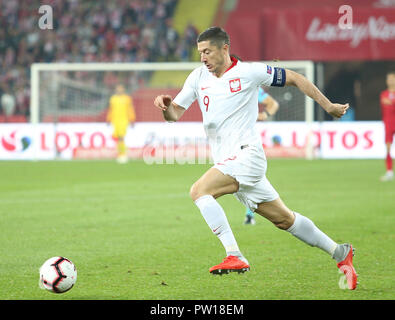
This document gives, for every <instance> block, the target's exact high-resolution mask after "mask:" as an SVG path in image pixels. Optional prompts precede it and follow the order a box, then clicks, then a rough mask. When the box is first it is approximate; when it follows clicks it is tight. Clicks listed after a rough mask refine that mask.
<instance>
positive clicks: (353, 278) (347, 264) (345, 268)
mask: <svg viewBox="0 0 395 320" xmlns="http://www.w3.org/2000/svg"><path fill="white" fill-rule="evenodd" d="M353 256H354V248H353V247H352V245H350V251H349V252H348V254H347V256H346V258H345V259H344V260H343V261H341V262H339V263H338V264H337V267H338V268H339V269H340V270H341V271H342V272H343V273H344V274H345V276H346V280H347V285H348V289H350V290H354V289H355V288H356V287H357V284H358V283H357V280H358V275H357V273H356V272H355V269H354V266H353V264H352V258H353Z"/></svg>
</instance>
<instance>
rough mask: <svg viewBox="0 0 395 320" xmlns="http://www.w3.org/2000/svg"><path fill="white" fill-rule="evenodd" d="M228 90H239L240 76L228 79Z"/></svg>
mask: <svg viewBox="0 0 395 320" xmlns="http://www.w3.org/2000/svg"><path fill="white" fill-rule="evenodd" d="M229 87H230V92H238V91H240V90H241V82H240V78H237V79H232V80H229Z"/></svg>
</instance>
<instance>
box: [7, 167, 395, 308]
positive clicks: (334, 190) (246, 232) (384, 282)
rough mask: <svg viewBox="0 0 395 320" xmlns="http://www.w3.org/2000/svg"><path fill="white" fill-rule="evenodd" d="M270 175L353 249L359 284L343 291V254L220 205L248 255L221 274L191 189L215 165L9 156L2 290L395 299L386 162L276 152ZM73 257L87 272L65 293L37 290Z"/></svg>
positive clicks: (139, 296) (217, 250) (136, 296)
mask: <svg viewBox="0 0 395 320" xmlns="http://www.w3.org/2000/svg"><path fill="white" fill-rule="evenodd" d="M268 164H269V165H268V174H267V175H268V177H269V180H270V181H271V182H272V184H273V185H274V187H275V188H276V189H277V191H278V192H279V193H280V195H281V197H282V199H283V200H284V202H285V203H286V204H287V205H288V207H290V208H291V209H292V210H295V211H297V212H300V213H301V214H303V215H306V216H307V217H309V218H311V219H312V220H313V221H314V222H315V224H316V225H317V226H318V227H320V228H321V229H322V230H323V231H324V232H326V233H327V234H328V235H329V236H331V237H332V238H333V239H334V240H335V241H337V242H340V243H344V242H351V243H352V244H353V245H354V246H355V248H356V255H355V259H354V264H355V268H356V270H357V272H358V274H359V286H358V288H357V289H356V290H355V291H349V290H342V289H340V288H339V279H340V277H341V275H340V274H339V273H338V269H337V267H336V263H335V261H334V260H332V259H331V258H330V257H329V256H328V255H327V254H326V253H324V252H323V251H321V250H320V249H317V248H312V247H310V246H307V245H306V244H304V243H302V242H300V241H299V240H298V239H296V238H294V237H293V236H291V235H290V234H289V233H287V232H285V231H281V230H278V229H276V228H275V227H274V226H273V225H271V223H270V222H268V221H267V220H265V219H264V218H261V217H260V216H257V217H256V220H257V224H256V225H255V226H244V225H243V219H244V207H243V206H242V205H241V204H240V203H239V202H238V201H237V200H236V199H235V198H234V197H233V196H232V195H228V196H224V197H222V198H220V199H219V202H220V203H221V205H222V206H223V208H224V209H225V212H226V213H227V216H228V219H229V222H230V224H231V226H232V229H233V232H234V234H235V236H236V239H237V240H238V244H239V247H240V249H241V250H242V252H243V253H244V255H245V256H246V257H247V259H248V260H249V262H250V264H251V271H250V272H247V273H245V274H236V273H232V274H229V275H224V276H213V275H211V274H209V272H208V270H209V268H210V267H211V266H212V265H215V264H218V263H219V262H221V261H222V259H223V258H224V249H223V248H222V245H221V243H220V242H219V240H218V239H217V238H216V237H215V236H214V235H213V234H212V232H211V231H210V229H209V228H208V226H207V225H206V223H205V221H204V220H203V218H202V216H201V214H200V212H199V211H198V209H197V207H196V206H195V205H194V203H193V202H192V201H191V199H190V198H189V188H190V186H191V185H192V183H193V182H194V181H195V180H196V179H198V178H199V177H200V176H201V175H202V174H203V173H204V172H205V171H206V170H207V169H208V168H209V165H147V164H145V163H144V162H141V161H132V162H129V163H128V164H126V165H119V164H117V163H115V162H113V161H42V162H22V161H9V162H8V161H4V162H1V163H0V176H1V179H0V244H1V245H0V275H1V276H0V299H1V300H14V299H18V300H20V299H22V300H24V299H29V300H36V299H37V300H49V299H55V300H58V299H59V300H85V299H87V300H88V299H89V300H96V299H104V300H111V299H114V300H118V299H131V300H147V299H154V300H156V299H158V300H187V299H190V300H209V299H216V300H239V299H246V300H263V299H265V300H266V299H269V300H271V299H279V300H283V299H284V300H288V299H297V300H299V299H325V300H326V299H336V300H337V299H339V300H343V299H391V300H392V299H394V298H395V294H394V282H395V273H394V257H393V254H394V243H395V242H394V226H395V223H394V219H395V181H393V182H387V183H382V182H380V181H379V177H380V175H381V174H382V173H383V171H384V161H380V160H358V161H357V160H316V161H306V160H285V159H284V160H277V159H269V162H268ZM57 255H61V256H65V257H67V258H69V259H71V260H72V261H73V262H74V263H75V265H76V267H77V270H78V280H77V283H76V285H75V286H74V288H73V289H72V290H70V291H69V292H67V293H65V294H60V295H56V294H52V293H49V292H46V291H44V290H41V289H39V287H38V278H39V277H38V269H39V267H40V266H41V264H42V263H43V262H44V261H45V260H46V259H48V258H50V257H52V256H57Z"/></svg>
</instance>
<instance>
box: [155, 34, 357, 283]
mask: <svg viewBox="0 0 395 320" xmlns="http://www.w3.org/2000/svg"><path fill="white" fill-rule="evenodd" d="M197 48H198V51H199V53H200V57H201V61H202V62H203V65H202V66H201V67H199V68H196V69H195V70H193V71H192V72H191V74H190V75H189V76H188V78H187V79H186V81H185V83H184V86H183V88H182V90H181V91H180V92H179V93H178V95H177V96H176V97H175V98H174V100H173V99H172V97H171V96H169V95H159V96H157V97H156V98H155V100H154V105H155V106H156V107H158V108H160V109H161V110H162V112H163V116H164V119H165V120H166V121H169V122H173V121H177V120H178V119H180V117H181V116H182V115H183V113H184V112H185V111H186V110H187V109H188V107H189V106H190V105H191V104H192V103H193V102H194V101H195V100H198V102H199V106H200V109H201V112H202V115H203V125H204V129H205V132H206V135H207V137H208V140H209V144H210V148H211V152H212V157H213V160H214V166H212V167H211V168H210V169H209V170H208V171H207V172H206V173H205V174H203V176H202V177H201V178H200V179H198V180H197V181H196V182H195V183H194V184H193V185H192V187H191V190H190V196H191V198H192V200H193V201H194V202H195V204H196V206H197V207H198V208H199V210H200V212H201V214H202V216H203V218H204V219H205V221H206V222H207V224H208V226H209V227H210V229H211V230H212V232H213V233H214V234H215V235H216V236H217V237H218V238H219V240H220V241H221V243H222V245H223V246H224V248H225V251H226V255H227V256H226V258H225V259H224V260H223V262H222V263H220V264H218V265H215V266H213V267H211V268H210V269H209V271H210V273H212V274H224V273H229V272H232V271H236V272H245V271H248V270H249V269H250V266H249V263H248V261H247V259H246V258H245V257H244V256H243V254H242V253H241V251H240V249H239V247H238V245H237V242H236V239H235V237H234V235H233V232H232V230H231V227H230V225H229V223H228V220H227V218H226V215H225V212H224V210H223V209H222V207H221V205H220V204H219V203H218V202H217V201H216V198H218V197H220V196H222V195H225V194H234V195H235V196H236V198H237V199H238V200H239V201H240V202H242V203H243V204H244V205H245V206H246V207H247V208H250V209H251V210H252V211H254V212H257V213H258V214H260V215H261V216H263V217H265V218H267V219H268V220H269V221H271V222H272V223H273V224H274V225H275V226H276V227H278V228H279V229H282V230H286V231H288V232H289V233H291V234H292V235H293V236H295V237H296V238H298V239H300V240H302V241H303V242H305V243H307V244H309V245H310V246H314V247H318V248H320V249H322V250H324V251H325V252H327V253H328V254H330V255H331V257H332V258H334V259H335V260H336V262H337V266H338V268H340V270H342V271H343V272H344V274H345V275H346V279H347V283H348V287H349V289H355V288H356V285H357V274H356V272H355V269H354V267H353V263H352V259H353V254H354V253H353V252H354V250H353V247H352V245H351V244H337V243H336V242H334V241H333V240H332V239H331V238H329V237H328V236H327V235H326V234H324V233H323V232H322V231H321V230H320V229H318V228H317V227H316V226H315V224H314V223H313V222H312V221H311V220H310V219H308V218H307V217H305V216H303V215H301V214H299V213H297V212H294V211H291V210H290V209H289V208H288V207H287V206H286V205H285V204H284V203H283V202H282V200H281V198H280V197H279V195H278V193H277V192H276V190H275V189H274V188H273V186H272V185H271V184H270V182H269V181H268V179H267V178H266V167H267V163H266V156H265V152H264V150H263V147H262V143H261V139H260V136H259V135H258V133H257V131H256V129H255V122H256V119H257V116H258V87H259V86H261V85H264V86H279V87H281V86H284V85H293V86H296V87H297V88H298V89H299V90H301V91H302V92H303V93H304V94H306V95H308V96H309V97H311V98H313V99H314V100H315V101H316V102H317V103H318V104H320V105H321V106H322V108H323V109H324V110H325V111H326V112H328V113H329V114H331V115H332V116H333V117H336V118H340V117H341V116H343V115H344V114H345V113H346V110H347V109H348V104H337V103H332V102H330V101H329V100H328V99H327V98H326V97H325V96H324V95H323V94H322V93H321V92H320V91H319V90H318V88H317V87H316V86H315V85H314V84H312V83H311V82H310V81H308V80H307V79H306V78H305V77H304V76H302V75H300V74H298V73H296V72H293V71H291V70H288V69H282V68H275V67H271V66H269V65H266V64H264V63H259V62H242V61H239V60H237V59H236V58H234V57H231V56H230V54H229V48H230V40H229V36H228V34H227V33H226V32H225V31H224V30H223V29H221V28H219V27H211V28H208V29H207V30H205V31H204V32H202V33H201V34H200V35H199V36H198V39H197Z"/></svg>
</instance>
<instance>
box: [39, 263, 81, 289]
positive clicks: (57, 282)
mask: <svg viewBox="0 0 395 320" xmlns="http://www.w3.org/2000/svg"><path fill="white" fill-rule="evenodd" d="M76 281H77V269H76V268H75V265H74V264H73V263H72V262H71V261H70V260H69V259H67V258H64V257H52V258H50V259H48V260H47V261H45V262H44V264H43V265H42V266H41V268H40V280H39V286H40V288H42V289H46V290H48V291H51V292H53V293H63V292H66V291H68V290H70V289H71V288H72V287H73V286H74V284H75V282H76Z"/></svg>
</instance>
